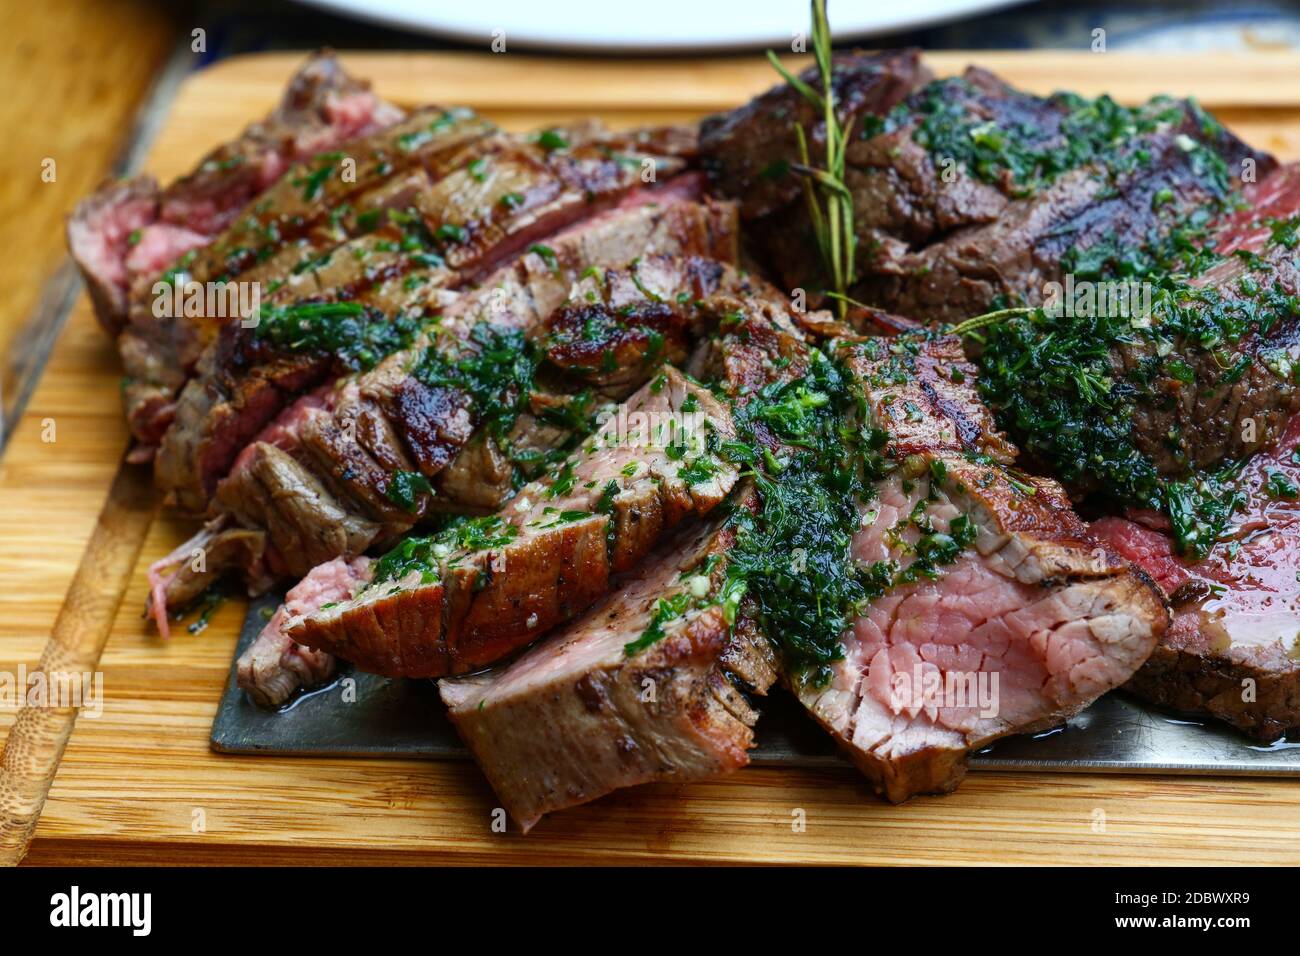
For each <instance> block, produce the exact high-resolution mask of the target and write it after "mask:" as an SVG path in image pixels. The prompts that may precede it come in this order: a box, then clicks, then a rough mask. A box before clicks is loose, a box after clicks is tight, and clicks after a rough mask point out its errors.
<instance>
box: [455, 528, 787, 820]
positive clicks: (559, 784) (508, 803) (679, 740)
mask: <svg viewBox="0 0 1300 956" xmlns="http://www.w3.org/2000/svg"><path fill="white" fill-rule="evenodd" d="M733 538H734V535H733V533H732V532H731V530H730V529H729V528H727V527H725V526H723V523H722V519H708V520H706V521H705V522H703V523H701V524H700V525H699V526H698V527H695V528H692V529H689V531H687V532H684V533H683V534H680V535H678V536H677V537H676V538H675V540H673V541H671V542H670V543H668V544H667V545H665V546H663V547H661V548H660V549H659V550H658V551H657V552H656V553H655V554H654V555H652V556H651V557H650V558H649V559H648V560H647V561H646V563H645V565H644V566H643V567H641V568H638V569H637V571H636V573H635V574H633V575H625V576H623V578H622V579H620V581H619V582H618V583H617V584H616V587H617V590H615V591H614V592H613V593H611V594H610V595H609V596H608V597H606V598H604V599H603V600H602V601H600V602H599V603H598V604H596V605H595V606H594V607H592V608H591V609H590V610H589V611H587V612H586V613H585V614H583V615H582V616H580V617H578V618H577V619H575V620H574V621H572V622H570V623H569V624H567V625H565V626H564V627H562V628H560V629H559V630H557V631H556V632H554V633H553V634H551V635H549V636H548V637H546V638H545V639H544V640H543V641H541V642H540V643H538V644H537V645H536V646H535V647H532V648H530V649H529V650H528V651H527V652H526V653H525V654H524V655H523V656H522V657H520V658H519V659H518V660H516V661H514V662H512V663H510V664H507V665H505V666H504V667H501V668H498V669H496V670H492V671H487V672H485V673H482V674H476V675H474V676H471V677H462V678H455V679H452V678H444V679H443V680H442V681H440V682H439V691H440V693H441V694H442V699H443V701H444V702H445V703H446V704H447V706H448V708H449V711H448V712H449V715H450V716H451V719H452V722H453V723H454V724H455V725H456V729H457V731H458V732H459V733H460V735H461V737H462V738H463V739H464V741H465V743H466V745H467V746H468V747H469V748H470V750H471V752H472V753H473V754H474V757H475V759H476V760H477V761H478V764H479V766H480V767H481V768H482V769H483V772H484V774H485V775H486V776H487V778H488V780H489V781H490V782H491V784H492V787H493V789H494V790H495V791H496V792H497V794H498V796H499V797H500V798H501V800H502V802H503V804H504V806H505V808H506V809H507V810H508V811H509V813H510V815H511V816H512V817H514V819H515V820H516V821H518V822H519V824H520V825H521V826H522V827H523V828H524V830H525V831H527V830H529V829H531V828H532V826H533V825H534V824H535V823H536V822H537V821H538V820H539V819H540V818H541V817H542V816H543V815H544V814H547V813H551V812H553V811H555V810H562V809H564V808H566V807H572V806H576V805H578V804H581V803H587V802H589V801H591V800H595V799H596V798H598V797H601V796H604V795H605V794H607V793H610V792H612V791H614V790H617V789H620V788H623V787H630V786H635V785H637V784H642V783H649V782H652V781H671V782H679V783H680V782H686V781H689V780H696V779H699V778H702V777H707V776H711V775H713V774H717V773H723V772H726V771H730V770H735V769H737V768H739V767H743V766H744V765H745V764H747V763H748V762H749V758H748V754H747V751H748V750H749V749H750V748H751V747H752V746H753V742H754V734H753V730H752V728H753V726H754V723H755V720H756V719H757V717H758V714H757V712H756V711H755V710H754V708H753V706H752V705H751V704H750V703H749V701H748V699H747V697H746V695H747V694H763V693H765V692H766V691H767V688H768V687H769V686H770V685H771V684H772V682H773V680H774V679H775V677H776V667H775V664H776V662H775V659H774V657H773V654H772V651H771V648H770V646H769V645H768V643H767V642H766V640H764V639H763V638H762V637H761V636H760V635H759V634H758V632H757V630H756V628H755V626H754V623H753V621H752V619H750V618H749V617H747V616H745V615H744V613H743V612H742V613H741V614H740V615H739V616H738V617H736V618H735V620H734V621H729V620H728V615H727V612H726V610H725V608H724V605H723V604H722V603H721V601H720V589H721V588H722V587H723V585H724V582H725V570H724V564H725V555H726V552H727V550H728V549H729V547H730V546H731V543H732V540H733Z"/></svg>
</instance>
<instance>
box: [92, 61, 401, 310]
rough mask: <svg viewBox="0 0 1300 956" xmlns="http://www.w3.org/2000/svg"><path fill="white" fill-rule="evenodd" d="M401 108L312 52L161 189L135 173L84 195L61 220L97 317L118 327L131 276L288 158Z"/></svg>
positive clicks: (177, 247) (228, 213)
mask: <svg viewBox="0 0 1300 956" xmlns="http://www.w3.org/2000/svg"><path fill="white" fill-rule="evenodd" d="M403 115H404V114H403V111H402V110H401V109H399V108H397V107H396V106H393V105H392V104H390V103H386V102H384V101H383V100H381V99H379V98H378V97H376V96H375V95H374V94H373V93H371V92H370V90H369V87H368V84H366V83H364V82H363V81H360V80H357V79H355V78H353V77H351V76H349V75H348V74H347V73H346V72H345V71H344V70H343V69H342V68H341V67H340V66H339V64H338V62H337V61H336V60H335V59H334V57H333V56H332V55H331V54H329V53H323V54H317V55H315V56H313V57H311V58H310V59H308V60H307V62H306V63H305V64H303V66H302V67H300V68H299V70H298V72H297V73H295V74H294V76H293V78H292V79H291V80H290V81H289V85H288V87H287V88H286V90H285V93H284V96H283V98H282V99H281V101H280V103H279V105H278V106H277V107H276V108H275V110H273V111H272V112H271V113H270V114H269V115H268V116H267V117H266V118H265V119H263V120H261V121H259V122H257V123H254V124H252V125H251V126H249V127H248V128H247V129H245V130H244V132H243V133H242V134H241V135H240V137H239V138H238V139H236V140H234V141H233V142H230V143H226V144H224V145H222V146H220V147H218V148H217V149H215V150H213V151H212V152H210V153H209V154H208V155H206V156H205V157H204V158H203V160H202V161H201V162H200V163H199V164H198V166H197V167H196V168H195V169H194V171H193V172H191V173H190V174H188V175H186V176H184V177H182V178H181V179H178V180H177V181H176V182H174V183H172V184H171V185H170V186H168V187H167V188H165V189H163V188H160V187H159V185H158V184H157V183H156V182H155V181H154V180H153V179H152V178H150V177H147V176H141V177H137V178H135V179H133V180H130V181H128V182H123V183H113V184H109V185H106V186H104V187H103V188H101V189H100V190H99V191H98V192H96V193H95V194H93V195H92V196H89V197H87V198H86V199H85V200H83V201H82V202H81V203H80V204H79V205H78V206H77V208H76V210H74V211H73V214H72V216H71V217H70V218H69V220H68V246H69V248H70V249H71V252H72V257H73V259H74V261H75V262H76V263H77V265H78V267H79V268H80V269H81V273H82V276H83V277H84V278H85V280H86V286H87V288H88V289H89V290H90V295H91V301H92V302H93V303H94V306H95V313H96V315H97V316H98V317H99V320H100V322H101V323H103V325H104V326H105V328H107V329H108V330H109V331H110V332H113V333H116V332H117V331H118V330H119V329H120V328H121V327H122V324H123V323H124V322H125V321H126V317H127V307H128V291H129V289H130V286H131V283H132V280H133V278H135V277H137V276H141V275H144V276H149V277H152V276H156V275H158V274H159V273H161V272H162V271H163V270H164V269H166V268H167V267H168V266H169V265H171V263H173V262H174V261H176V260H177V259H178V258H180V257H181V256H182V255H184V254H185V253H186V252H188V251H189V250H190V249H194V248H197V247H198V246H200V245H202V244H204V243H206V242H207V241H209V239H210V238H211V237H212V236H214V235H216V234H217V233H219V232H220V231H221V230H222V229H223V228H225V226H226V225H227V224H228V223H229V222H230V221H231V220H232V219H233V217H234V216H235V215H236V214H237V213H238V211H239V210H240V209H241V208H242V207H243V206H244V205H245V204H246V203H247V202H248V201H250V200H251V199H253V198H254V197H255V196H257V195H258V194H260V193H261V192H262V191H263V190H265V189H266V188H267V187H268V186H269V185H271V183H273V182H274V181H275V180H276V179H277V178H278V177H279V176H280V175H281V173H283V172H284V170H285V169H286V168H287V167H288V166H289V164H291V163H292V162H294V161H296V160H299V159H302V158H305V157H308V156H311V155H314V154H316V153H320V152H323V151H325V150H328V149H330V148H331V147H333V146H335V145H336V144H338V143H340V142H342V141H344V140H347V139H351V138H352V137H354V136H358V135H364V134H365V133H367V132H372V131H374V130H378V129H382V128H383V127H385V126H389V125H391V124H393V123H395V122H397V121H399V120H400V119H402V117H403Z"/></svg>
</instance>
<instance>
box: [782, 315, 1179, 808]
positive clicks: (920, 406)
mask: <svg viewBox="0 0 1300 956" xmlns="http://www.w3.org/2000/svg"><path fill="white" fill-rule="evenodd" d="M841 357H842V359H843V360H844V361H845V363H846V366H847V368H848V369H849V370H850V372H851V373H852V374H853V376H854V377H855V380H856V383H857V387H858V388H859V389H860V390H861V395H862V399H863V402H864V408H865V414H866V420H867V424H869V425H870V426H871V427H873V428H875V429H878V430H879V431H880V432H882V433H883V436H884V446H883V453H884V455H885V457H886V460H887V461H890V462H892V463H893V468H892V470H889V469H887V474H886V476H885V477H884V478H883V479H881V480H879V481H878V482H876V485H875V495H874V497H873V499H872V500H871V501H869V502H867V503H866V504H863V505H862V506H861V510H862V512H863V518H862V525H861V529H860V530H859V531H858V532H857V534H856V535H855V536H854V538H853V542H852V546H851V550H852V554H853V560H854V562H855V564H856V565H857V566H858V567H860V568H861V569H863V571H864V573H865V574H866V575H867V577H868V579H869V580H870V581H871V582H873V591H874V594H873V595H872V599H871V600H870V601H868V602H867V603H866V605H865V607H864V609H863V610H862V612H861V613H860V615H859V616H858V617H857V618H856V620H854V621H853V623H852V625H851V627H850V629H849V630H848V631H847V632H846V633H845V634H844V635H843V650H844V655H843V657H842V659H840V660H838V661H835V662H833V663H832V664H831V665H830V678H829V681H827V682H824V683H819V682H818V681H816V680H806V679H801V678H800V677H799V675H793V678H794V679H793V681H792V683H793V686H794V688H795V690H796V692H797V693H798V695H799V697H800V699H801V701H802V702H803V703H804V705H805V706H806V707H807V708H808V710H809V712H810V713H811V714H812V715H813V717H814V718H816V719H817V720H818V722H819V723H821V724H822V725H823V726H824V727H826V728H827V729H828V730H829V731H830V732H831V733H832V734H833V735H834V736H835V738H836V740H837V742H839V743H840V745H841V746H842V747H843V748H844V749H845V751H846V752H847V754H848V756H849V757H850V759H852V760H853V762H854V763H855V764H856V765H857V766H858V767H859V768H861V769H862V771H863V772H864V773H865V774H866V775H867V776H868V777H869V778H870V779H871V780H872V782H873V783H874V784H875V786H876V787H877V789H878V790H879V791H880V792H881V793H883V794H884V795H885V796H886V797H887V798H888V799H890V800H894V801H899V800H904V799H906V798H908V797H910V796H912V795H914V794H918V793H939V792H946V791H949V790H951V789H953V788H954V787H956V786H957V784H958V783H959V782H960V781H961V779H962V776H963V775H964V773H965V768H966V758H967V756H968V754H969V753H970V752H971V751H972V750H974V749H978V748H980V747H982V746H984V745H986V744H987V743H989V742H991V741H993V740H995V739H997V738H999V737H1002V736H1005V735H1007V734H1014V733H1025V732H1034V731H1037V730H1042V729H1045V728H1048V727H1051V726H1054V725H1057V724H1059V723H1061V722H1062V721H1064V720H1065V719H1066V718H1068V717H1070V716H1072V715H1073V714H1075V713H1078V712H1079V711H1080V710H1082V709H1083V708H1084V707H1086V706H1087V705H1088V704H1090V703H1091V702H1092V701H1093V700H1095V699H1096V698H1097V697H1098V696H1100V695H1101V694H1103V693H1105V692H1106V691H1108V690H1110V689H1112V688H1114V687H1116V686H1118V685H1120V684H1122V683H1123V682H1124V681H1126V680H1127V679H1128V678H1129V677H1130V676H1131V675H1132V674H1133V673H1134V672H1135V671H1136V670H1137V669H1138V667H1140V666H1141V664H1142V663H1143V662H1144V661H1145V660H1146V659H1147V657H1148V655H1149V654H1150V653H1151V650H1152V648H1153V646H1154V645H1155V642H1156V640H1157V638H1158V637H1159V635H1160V634H1161V633H1163V631H1164V629H1165V626H1166V624H1167V620H1168V615H1167V612H1166V610H1165V608H1164V605H1163V603H1162V600H1161V598H1160V596H1159V594H1158V592H1157V591H1156V589H1155V588H1154V587H1153V586H1152V585H1151V583H1150V582H1149V581H1148V580H1146V579H1145V578H1144V577H1143V576H1141V575H1140V574H1138V573H1136V572H1134V571H1133V570H1132V569H1131V568H1130V567H1129V565H1128V564H1127V563H1126V562H1124V561H1123V560H1122V559H1121V558H1120V557H1119V556H1117V555H1115V554H1114V553H1112V552H1110V551H1108V550H1107V549H1106V548H1104V547H1102V545H1101V544H1100V542H1099V541H1098V539H1096V538H1095V537H1093V536H1092V535H1090V534H1089V532H1088V530H1087V528H1086V526H1085V525H1084V524H1083V523H1082V522H1081V521H1080V520H1079V519H1078V518H1077V517H1076V516H1075V514H1074V513H1073V512H1072V511H1071V510H1070V506H1069V502H1068V500H1067V499H1066V498H1065V495H1064V493H1063V492H1062V491H1061V489H1060V488H1059V487H1058V486H1057V485H1055V484H1054V483H1053V482H1050V481H1047V480H1045V479H1037V478H1028V477H1025V476H1022V475H1019V474H1018V473H1016V472H1015V471H1014V470H1013V469H1011V468H1010V467H1009V466H1008V465H1007V464H1005V461H1006V460H1007V459H1008V456H1009V454H1010V452H1011V449H1010V448H1009V447H1008V446H1007V445H1006V444H1005V442H1004V440H1003V439H1001V438H1000V436H997V435H996V434H994V433H993V430H992V426H991V421H990V419H989V417H988V414H987V412H986V411H984V410H983V409H982V407H981V406H980V405H979V403H978V401H977V399H976V397H975V392H974V387H973V380H974V369H973V368H972V367H971V366H969V365H968V364H966V363H965V362H963V360H962V355H961V347H960V343H959V342H958V341H957V340H956V339H953V338H946V339H938V340H930V341H927V342H925V343H924V344H922V345H920V346H919V352H918V353H917V354H915V355H913V354H912V353H911V352H910V351H909V350H907V349H898V348H890V347H889V346H888V345H882V344H881V343H880V342H879V341H872V340H869V341H868V342H866V343H862V344H855V345H846V346H843V347H842V349H841ZM972 426H974V429H972Z"/></svg>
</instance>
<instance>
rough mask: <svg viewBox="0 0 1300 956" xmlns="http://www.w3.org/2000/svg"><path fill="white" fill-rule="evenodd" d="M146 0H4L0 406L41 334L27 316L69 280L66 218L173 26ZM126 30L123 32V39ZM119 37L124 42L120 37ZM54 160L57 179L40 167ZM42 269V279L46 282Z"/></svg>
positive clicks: (98, 173) (89, 184)
mask: <svg viewBox="0 0 1300 956" xmlns="http://www.w3.org/2000/svg"><path fill="white" fill-rule="evenodd" d="M176 31H177V28H176V25H175V24H174V23H173V22H172V21H171V14H170V13H169V12H168V11H167V10H166V9H165V7H164V6H163V5H161V4H157V3H151V2H147V0H42V2H40V3H6V4H3V5H0V50H3V51H4V55H2V56H0V83H2V84H3V88H4V89H5V90H8V91H10V92H9V95H7V96H5V97H4V98H3V99H0V129H3V130H6V131H10V132H11V135H10V136H8V137H7V140H6V143H5V148H4V150H3V151H0V249H3V250H4V255H3V256H0V288H3V289H4V290H5V295H4V297H3V299H0V405H2V406H3V407H4V408H9V407H10V405H11V402H13V401H14V400H15V398H16V392H17V390H18V389H20V388H21V386H22V384H23V382H22V381H21V378H22V372H23V365H24V363H25V362H27V361H29V360H31V359H32V358H33V356H32V355H31V354H30V353H31V352H32V351H33V350H35V349H38V348H39V343H34V342H29V341H28V340H27V338H26V337H25V336H23V335H22V334H21V333H22V330H23V329H24V324H25V323H26V322H27V321H28V320H29V317H31V316H32V313H33V311H34V309H35V308H36V306H37V303H38V301H39V300H40V299H41V298H42V297H44V296H45V295H47V294H48V295H50V296H52V297H54V298H60V299H61V297H60V296H59V295H58V293H59V292H61V291H63V289H64V288H66V286H65V285H63V284H62V283H60V282H59V279H61V278H62V276H61V275H59V274H57V270H56V267H57V266H58V265H59V263H60V262H61V261H62V260H63V259H64V251H63V219H64V216H66V215H67V214H68V212H70V211H71V210H72V207H73V206H74V205H75V204H76V203H77V201H78V200H79V199H80V198H81V197H82V196H84V195H85V194H86V192H87V191H89V190H91V189H93V188H94V187H95V185H96V184H97V183H98V182H99V181H100V180H101V179H102V178H103V177H104V176H105V175H107V174H108V172H109V171H110V170H111V169H112V168H113V164H114V161H115V160H116V158H117V155H118V151H119V150H120V149H121V147H122V146H123V144H124V143H125V142H126V141H127V139H128V138H129V137H130V135H131V133H132V127H133V125H134V119H135V115H136V109H137V107H139V105H140V103H141V101H142V100H143V98H144V95H145V92H146V90H147V89H148V87H149V84H150V82H151V80H152V79H153V76H154V74H155V72H156V70H157V69H158V67H159V66H160V65H161V64H162V63H163V61H164V60H165V59H166V57H167V54H168V52H169V50H170V48H171V44H172V41H173V38H174V37H175V36H176ZM127 38H129V39H127ZM124 41H125V42H124ZM47 162H53V163H54V166H53V168H52V170H51V172H52V173H53V174H54V176H53V179H52V180H47V179H46V178H43V176H42V173H43V172H44V169H45V167H44V165H43V164H45V163H47ZM47 280H49V281H48V282H47Z"/></svg>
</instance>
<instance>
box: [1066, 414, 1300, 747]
mask: <svg viewBox="0 0 1300 956" xmlns="http://www.w3.org/2000/svg"><path fill="white" fill-rule="evenodd" d="M1234 485H1235V488H1236V489H1237V490H1238V491H1239V492H1240V493H1241V494H1242V496H1243V498H1244V502H1243V504H1242V506H1241V507H1240V508H1239V509H1238V510H1237V513H1236V515H1235V517H1234V519H1233V526H1232V527H1231V529H1230V530H1229V531H1228V533H1227V534H1226V535H1225V536H1224V539H1223V540H1222V541H1220V542H1219V543H1218V544H1217V545H1216V546H1215V547H1214V549H1213V550H1211V551H1210V553H1209V555H1208V556H1207V557H1206V558H1205V559H1204V560H1202V561H1199V562H1191V561H1188V560H1186V559H1184V558H1182V557H1180V556H1179V555H1178V554H1177V553H1176V551H1175V549H1174V546H1173V542H1172V541H1171V540H1170V537H1169V534H1168V532H1167V531H1165V530H1161V529H1160V528H1158V527H1156V528H1153V527H1150V526H1149V524H1150V520H1149V518H1145V517H1144V518H1143V520H1144V521H1146V522H1147V523H1143V524H1140V523H1138V522H1137V521H1134V520H1129V519H1126V518H1120V517H1108V518H1103V519H1101V520H1100V521H1097V522H1095V523H1094V524H1093V526H1092V530H1093V532H1094V533H1095V534H1096V535H1097V536H1098V537H1100V538H1102V539H1103V540H1105V541H1106V542H1107V543H1108V544H1109V545H1110V546H1111V547H1112V548H1114V549H1115V550H1116V551H1118V552H1119V553H1120V554H1121V555H1123V556H1124V557H1126V558H1127V559H1128V560H1130V561H1132V562H1133V563H1134V564H1135V565H1137V566H1138V567H1140V568H1142V569H1143V570H1144V571H1146V572H1147V573H1148V574H1149V575H1150V576H1151V577H1152V578H1153V579H1154V580H1155V581H1156V583H1157V584H1159V585H1160V587H1161V588H1162V589H1163V591H1164V592H1165V594H1166V595H1167V597H1168V600H1169V601H1170V603H1171V604H1172V605H1173V615H1174V616H1173V624H1172V625H1171V626H1170V628H1169V630H1168V632H1167V633H1166V634H1165V635H1164V637H1163V639H1162V640H1161V642H1160V644H1159V646H1157V647H1156V650H1155V652H1154V653H1153V654H1152V655H1151V659H1150V660H1149V661H1147V663H1146V665H1145V666H1144V667H1143V668H1142V669H1141V670H1140V671H1138V673H1137V674H1136V675H1135V676H1134V677H1133V679H1132V680H1131V681H1129V683H1128V688H1129V689H1130V690H1132V691H1134V692H1135V693H1137V694H1139V695H1141V696H1142V697H1145V698H1146V699H1147V700H1150V701H1152V702H1154V703H1156V704H1159V705H1161V706H1163V707H1168V708H1171V709H1174V710H1178V711H1183V712H1188V713H1197V714H1208V715H1210V716H1212V717H1215V718H1217V719H1219V720H1223V721H1226V722H1227V723H1229V724H1232V725H1233V726H1234V727H1237V728H1238V729H1240V730H1242V731H1244V732H1245V733H1247V734H1249V735H1250V736H1252V737H1255V738H1257V739H1259V740H1264V741H1271V740H1275V739H1277V738H1278V737H1280V736H1281V735H1282V734H1284V733H1285V732H1286V731H1288V730H1289V729H1291V728H1294V727H1300V586H1298V585H1297V584H1296V580H1297V578H1296V575H1297V568H1300V415H1296V416H1294V417H1293V418H1292V419H1291V422H1290V424H1289V425H1288V426H1287V428H1286V429H1285V430H1284V431H1283V433H1282V435H1281V436H1280V438H1279V439H1278V440H1277V441H1275V442H1274V444H1273V446H1272V447H1270V448H1269V449H1267V450H1265V451H1263V452H1261V453H1259V454H1258V455H1256V456H1255V457H1253V458H1252V459H1251V460H1250V461H1249V463H1247V464H1246V465H1245V466H1244V468H1243V469H1242V471H1241V473H1240V475H1239V476H1238V477H1237V478H1236V480H1235V482H1234Z"/></svg>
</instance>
